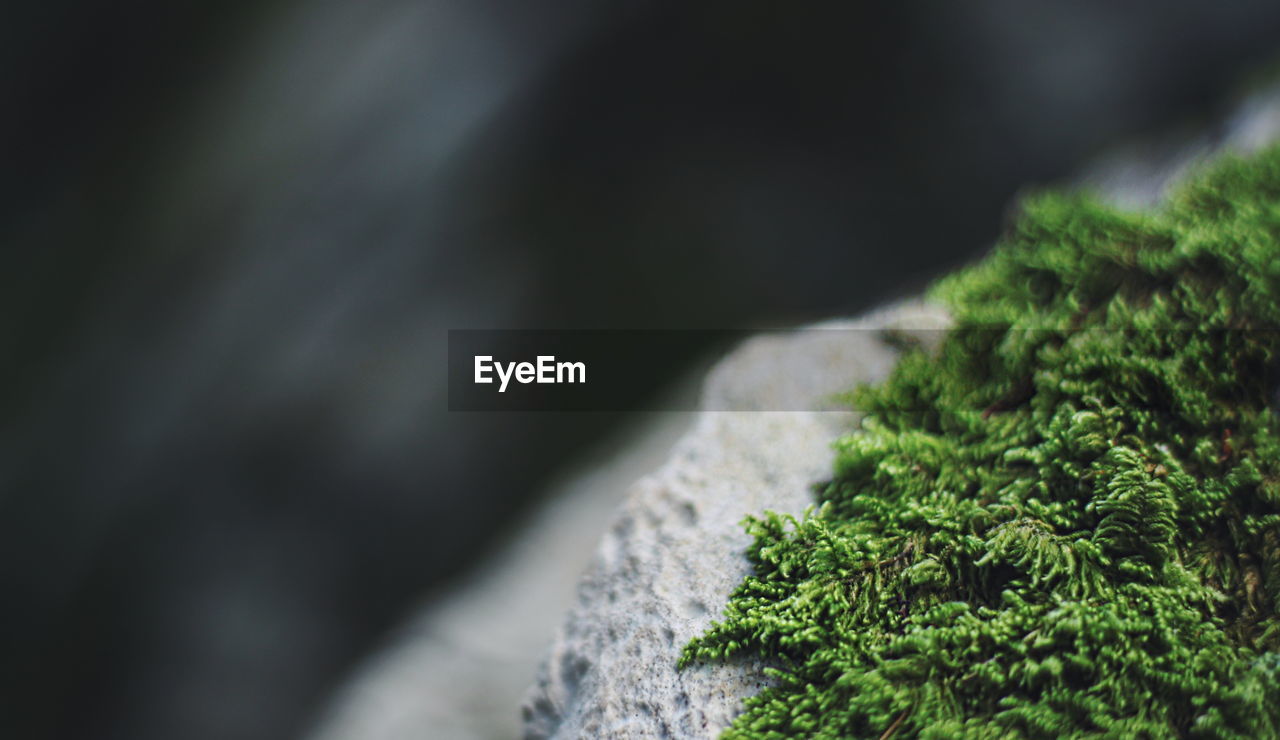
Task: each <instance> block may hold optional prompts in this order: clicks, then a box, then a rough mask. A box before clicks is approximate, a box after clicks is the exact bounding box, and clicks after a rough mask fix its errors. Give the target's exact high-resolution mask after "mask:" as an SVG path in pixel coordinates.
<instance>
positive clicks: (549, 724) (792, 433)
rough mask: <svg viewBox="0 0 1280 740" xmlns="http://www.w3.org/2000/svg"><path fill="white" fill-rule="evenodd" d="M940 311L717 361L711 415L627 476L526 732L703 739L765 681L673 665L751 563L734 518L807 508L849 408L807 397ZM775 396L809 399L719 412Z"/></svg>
mask: <svg viewBox="0 0 1280 740" xmlns="http://www.w3.org/2000/svg"><path fill="white" fill-rule="evenodd" d="M945 322H946V319H945V316H944V315H943V314H942V312H941V311H940V310H939V309H937V308H934V307H930V306H927V305H924V304H921V303H918V302H913V303H905V304H902V305H899V306H896V307H893V308H889V309H886V310H882V311H879V312H877V313H874V314H872V315H870V316H867V317H865V318H863V319H860V320H855V321H841V322H831V323H827V324H823V325H821V326H820V327H815V328H814V329H813V330H808V331H804V330H802V331H797V332H793V333H790V334H783V335H778V336H765V337H759V338H756V339H753V340H750V341H748V342H747V343H746V344H744V345H743V346H742V347H740V348H739V349H738V350H737V351H735V352H734V353H732V354H731V355H730V356H729V357H727V358H726V359H725V360H724V361H723V362H721V363H720V364H719V365H718V366H717V367H716V368H715V369H714V370H713V371H712V372H711V374H710V376H709V379H708V382H707V386H706V390H705V393H704V400H703V408H704V409H705V410H706V413H703V414H701V415H699V416H698V417H697V421H696V423H695V424H694V427H693V429H692V430H690V431H689V433H688V434H687V435H686V436H685V437H684V438H683V439H682V440H681V441H680V443H679V444H678V445H677V446H676V448H675V450H674V451H673V453H672V455H671V457H670V459H669V460H668V461H667V463H666V464H665V465H663V466H662V468H661V469H660V470H658V471H657V472H656V473H654V474H652V475H650V476H648V477H646V478H644V479H642V480H641V481H640V482H639V483H637V484H636V485H635V486H634V487H633V488H632V489H631V491H630V493H629V494H628V496H627V500H626V503H625V504H624V506H623V508H622V510H621V512H620V513H619V514H618V516H617V518H616V520H615V522H614V524H613V526H612V527H611V528H610V529H609V531H608V532H607V533H606V534H605V535H604V538H603V541H602V542H601V543H600V546H599V549H598V550H597V554H596V557H595V561H594V562H593V564H592V565H591V567H590V569H589V570H588V572H587V574H586V575H585V576H584V578H583V580H582V582H581V583H580V585H579V589H578V601H577V604H576V605H575V606H574V608H573V609H572V611H571V612H570V614H569V617H568V619H567V621H566V623H565V625H564V627H563V628H562V629H561V630H560V632H559V634H558V635H557V636H556V638H555V642H554V644H553V645H552V647H551V651H550V655H549V657H548V658H547V660H546V661H545V663H544V664H543V667H542V669H541V672H540V675H539V678H538V682H537V684H536V686H535V687H534V688H533V689H532V691H531V692H530V695H529V697H528V699H527V701H526V704H525V707H524V717H525V722H526V725H525V731H526V736H527V737H530V738H550V737H562V738H579V737H706V736H712V735H714V734H716V733H717V732H718V731H719V730H720V729H722V728H724V727H725V726H726V725H728V724H729V722H730V721H731V720H732V718H733V717H734V715H736V714H737V712H738V711H739V710H740V703H741V700H742V699H743V698H745V697H747V696H750V695H751V694H754V693H755V692H756V691H757V690H759V689H760V687H761V686H762V685H763V682H764V680H765V679H764V678H763V674H762V671H761V669H762V667H763V666H761V665H760V664H759V663H757V662H753V661H744V662H739V663H734V664H728V665H724V664H717V665H698V666H693V667H690V668H687V669H686V670H684V671H676V667H675V664H676V660H677V658H678V657H679V655H680V651H681V648H682V647H683V646H684V644H685V643H686V642H688V641H689V639H690V638H692V637H694V636H695V635H697V634H699V633H700V632H702V631H703V630H705V629H706V628H707V626H708V625H709V624H710V622H711V620H712V619H714V618H715V617H717V616H718V615H719V613H720V610H721V609H722V608H723V606H724V604H725V601H726V599H727V597H728V595H729V593H730V591H732V590H733V588H734V587H735V586H736V585H737V584H738V582H739V581H740V580H741V579H742V578H743V577H744V576H745V575H746V574H747V572H748V570H749V564H748V562H747V560H746V558H745V557H744V554H743V553H744V551H745V549H746V547H747V545H748V544H749V543H750V538H749V537H748V536H747V534H746V533H745V532H744V531H743V529H742V526H741V522H742V518H743V516H744V515H745V514H747V513H748V512H759V511H764V510H766V509H770V510H773V511H778V512H785V513H791V514H799V513H801V512H802V511H803V510H804V509H805V507H806V506H808V505H809V504H810V503H811V501H812V495H811V490H810V489H811V487H812V485H813V484H814V483H817V482H819V481H821V480H823V478H824V477H825V476H826V475H827V474H828V473H829V471H830V469H831V462H832V452H831V449H830V447H831V442H832V440H834V439H835V438H836V437H837V436H838V435H839V434H841V433H842V432H843V431H846V430H848V429H849V428H851V426H852V424H853V423H854V421H855V419H854V415H853V414H852V413H850V412H847V411H822V410H814V409H818V408H821V407H822V406H824V405H825V404H827V403H828V402H827V401H826V399H828V398H829V397H830V396H831V395H832V394H835V393H839V392H841V391H846V390H848V389H849V388H852V387H854V386H856V385H857V384H859V383H865V382H873V381H876V380H879V379H881V378H883V377H884V376H885V375H886V374H887V373H888V372H889V370H890V369H891V368H892V367H893V363H894V359H895V357H896V351H895V350H894V349H893V346H894V344H896V342H895V341H893V340H894V339H899V340H900V339H901V335H902V334H904V333H905V334H912V333H915V334H916V335H917V336H918V337H919V338H921V339H923V340H928V339H930V338H932V337H935V336H937V335H938V334H939V331H938V330H939V329H940V328H942V327H943V326H945ZM883 329H892V330H894V333H895V334H896V335H898V336H896V337H894V338H891V337H889V336H887V335H886V332H884V331H882V330H883ZM785 408H791V409H804V410H794V411H768V412H747V413H742V412H739V411H716V409H737V410H751V409H785Z"/></svg>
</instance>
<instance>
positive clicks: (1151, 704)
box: [680, 150, 1280, 739]
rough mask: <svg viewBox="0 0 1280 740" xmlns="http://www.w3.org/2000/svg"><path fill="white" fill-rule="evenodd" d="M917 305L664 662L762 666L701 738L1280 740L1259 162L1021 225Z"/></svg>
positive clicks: (1046, 203)
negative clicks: (813, 474) (854, 420)
mask: <svg viewBox="0 0 1280 740" xmlns="http://www.w3.org/2000/svg"><path fill="white" fill-rule="evenodd" d="M932 295H933V296H934V297H935V298H937V299H940V300H943V301H945V302H946V303H947V304H948V305H949V306H950V308H951V311H952V315H953V317H954V319H955V324H954V327H953V329H951V330H950V331H949V333H948V336H947V338H946V340H945V341H944V342H943V344H942V347H941V349H940V351H938V352H936V353H934V354H928V353H925V352H923V351H912V352H909V353H908V354H907V355H905V356H904V357H903V358H902V359H901V361H900V362H899V364H898V366H897V368H896V370H895V371H894V373H893V374H892V375H891V377H890V378H889V379H888V380H887V381H885V382H884V383H883V384H881V385H878V386H875V387H867V388H862V389H859V390H857V391H856V392H855V393H854V396H853V397H854V398H855V399H856V403H857V404H858V406H859V407H860V408H861V409H862V410H863V411H865V412H866V414H865V416H864V418H863V421H862V422H861V426H860V428H859V429H858V430H856V431H854V432H853V433H851V434H850V435H848V436H847V437H845V438H843V439H841V440H840V441H839V442H838V443H837V445H836V449H837V459H836V465H835V471H834V476H833V479H832V481H831V482H830V483H829V484H827V485H826V486H825V487H824V488H823V489H822V491H821V493H820V496H819V503H820V505H821V506H820V508H817V509H813V510H810V511H809V512H807V513H806V514H805V515H804V516H802V517H799V518H793V517H784V516H778V515H776V514H772V513H765V514H763V515H761V516H759V517H751V518H749V519H748V520H747V524H746V526H747V528H748V531H749V532H750V533H751V534H752V535H753V536H754V538H755V541H754V545H753V546H752V547H751V549H750V551H749V553H748V554H749V556H750V558H751V560H752V562H753V563H754V565H755V573H754V575H752V576H750V577H748V578H747V579H746V580H745V581H744V582H743V583H742V584H741V586H739V588H738V589H737V591H735V592H734V594H733V595H732V596H731V598H730V601H729V604H728V607H727V608H726V610H725V613H724V617H723V619H722V620H721V621H719V622H717V623H715V624H714V625H713V626H712V627H711V629H710V630H709V631H708V632H707V633H706V634H704V635H703V636H701V637H699V638H698V639H696V640H694V641H693V642H692V643H691V644H690V645H688V646H687V647H686V649H685V651H684V654H683V657H682V658H681V661H680V664H681V665H685V664H687V663H689V662H691V661H701V660H721V659H724V658H726V657H728V656H731V655H734V654H737V653H750V654H755V655H758V656H762V657H765V658H767V659H769V660H770V661H771V662H772V664H773V665H774V666H775V667H774V668H772V669H771V674H772V675H773V676H774V678H775V679H776V682H775V685H774V686H773V687H771V688H767V689H765V690H764V691H762V692H761V693H760V694H759V695H757V696H755V697H753V698H752V699H750V700H749V701H748V702H747V705H746V710H745V712H744V713H743V714H742V715H741V716H740V717H739V718H738V720H737V722H736V723H735V724H734V725H733V727H732V728H730V729H729V730H728V731H727V732H726V737H731V738H753V739H759V738H781V737H816V738H848V737H868V738H881V737H887V736H894V737H900V738H906V737H921V738H997V737H999V738H1005V737H1028V738H1056V737H1150V738H1157V737H1160V738H1163V737H1189V738H1258V737H1277V736H1280V652H1277V651H1280V617H1278V615H1280V422H1278V420H1277V415H1276V413H1275V409H1274V407H1275V394H1276V383H1275V380H1276V379H1275V378H1274V377H1273V371H1274V369H1275V367H1276V365H1277V360H1278V359H1280V150H1272V151H1269V152H1265V153H1263V154H1261V155H1258V156H1256V157H1255V158H1253V159H1250V160H1239V159H1231V160H1226V161H1223V162H1220V163H1218V164H1216V165H1214V166H1213V167H1212V169H1210V170H1208V171H1206V172H1204V173H1202V174H1201V176H1200V177H1199V178H1198V179H1196V180H1195V181H1193V182H1191V183H1190V184H1188V185H1187V186H1186V187H1184V188H1183V189H1182V191H1181V192H1179V193H1178V194H1176V195H1175V196H1174V197H1173V198H1171V200H1170V201H1169V203H1168V204H1167V205H1166V206H1165V207H1164V208H1163V209H1162V210H1160V211H1158V212H1155V213H1149V214H1133V213H1124V212H1120V211H1117V210H1115V209H1112V208H1110V207H1108V206H1106V205H1103V204H1102V203H1100V202H1098V201H1096V200H1095V199H1093V198H1092V197H1090V196H1089V195H1087V194H1069V195H1060V194H1047V195H1041V196H1038V197H1035V198H1031V199H1029V200H1028V201H1026V202H1025V203H1024V205H1023V213H1022V215H1021V217H1020V219H1019V220H1018V222H1017V224H1016V225H1015V226H1014V228H1013V229H1012V230H1011V232H1010V233H1009V234H1008V235H1007V236H1006V237H1005V239H1004V240H1003V241H1002V242H1001V243H1000V244H998V245H997V247H996V248H995V250H994V251H993V252H992V254H991V255H990V256H989V257H988V258H987V259H986V260H985V261H983V262H982V263H980V264H978V265H975V266H973V267H971V268H969V269H966V270H965V271H963V272H961V273H958V274H956V275H953V276H950V277H948V278H946V279H944V280H942V281H941V282H940V283H938V284H937V285H936V286H935V288H934V289H933V291H932Z"/></svg>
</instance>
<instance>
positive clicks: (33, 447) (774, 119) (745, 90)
mask: <svg viewBox="0 0 1280 740" xmlns="http://www.w3.org/2000/svg"><path fill="white" fill-rule="evenodd" d="M5 15H6V21H5V22H4V23H3V24H2V26H0V39H2V41H3V43H0V58H2V59H3V65H2V66H0V93H2V94H3V96H4V98H3V99H4V111H5V114H4V116H3V117H2V118H0V130H2V131H3V132H4V134H5V135H4V137H3V142H4V147H5V159H4V165H5V166H4V167H3V175H0V178H3V179H0V188H2V189H3V191H2V192H0V196H2V197H0V216H2V218H0V238H2V240H3V242H2V243H3V244H4V245H5V247H6V249H5V250H4V268H3V270H0V357H3V358H4V361H3V365H2V367H3V377H2V378H0V380H2V381H3V382H0V409H2V410H3V413H2V414H0V584H2V585H3V593H4V604H3V608H2V609H0V656H3V658H2V663H0V664H2V665H3V685H2V686H0V735H2V736H4V737H12V738H121V739H124V738H128V739H130V740H134V739H141V740H150V739H152V738H155V739H161V738H164V739H172V738H183V739H184V740H204V739H206V738H208V739H213V738H219V739H220V738H238V739H242V740H258V739H262V740H265V739H267V738H289V737H296V736H298V734H299V733H301V732H302V731H303V729H304V728H306V727H307V725H308V723H309V722H311V721H312V717H313V716H314V715H315V713H316V712H317V711H319V710H320V708H321V707H322V705H323V704H324V702H325V700H326V697H327V696H328V695H329V693H330V692H331V691H332V690H333V688H334V687H335V686H336V685H337V684H338V682H339V681H340V680H341V678H342V677H343V675H344V674H345V673H346V672H347V671H349V670H350V669H351V667H352V666H353V665H354V663H355V661H357V660H358V659H359V657H360V656H361V655H362V654H364V653H365V652H367V651H368V650H370V649H371V647H372V646H373V645H375V644H376V643H377V641H378V640H379V639H380V638H381V637H382V636H383V635H384V634H385V633H386V631H387V630H388V629H389V628H390V627H391V625H393V624H395V622H396V621H397V620H398V619H401V618H403V616H404V614H405V612H406V610H408V609H409V608H410V607H411V606H412V605H414V604H416V603H418V601H419V600H420V599H422V598H423V597H424V595H426V594H430V593H433V592H434V591H436V590H438V589H439V588H441V586H442V584H445V583H447V582H449V581H450V580H451V579H452V580H453V581H455V582H456V580H457V579H462V578H465V577H466V576H467V568H468V565H469V564H470V563H474V562H475V561H476V559H477V558H478V557H479V556H480V554H482V553H483V552H484V551H485V550H486V548H488V547H490V546H491V545H492V544H493V543H494V542H495V541H496V538H498V537H499V536H501V535H502V533H503V532H504V531H508V530H509V529H510V528H511V527H515V526H518V522H519V514H520V512H521V511H522V510H524V509H525V508H526V507H528V506H529V505H530V503H531V497H532V496H533V495H534V493H535V492H537V491H538V490H539V488H540V486H541V484H542V481H543V480H545V478H546V477H547V475H548V474H550V473H551V472H552V471H554V470H556V469H557V468H559V467H561V466H563V465H564V464H565V462H566V461H568V460H571V459H573V457H574V456H575V455H576V454H578V453H579V452H580V450H582V449H583V448H584V447H585V446H586V445H588V443H589V442H590V441H591V440H593V439H597V438H598V437H599V436H600V435H601V434H605V433H607V432H608V430H610V429H613V428H614V427H616V426H617V425H618V424H619V423H622V422H623V421H624V420H623V419H622V418H621V417H620V416H619V415H616V414H577V415H573V414H561V415H556V414H525V415H520V414H510V415H502V414H450V413H448V412H447V411H446V410H445V393H446V389H445V387H444V373H445V364H446V363H445V352H446V342H445V332H446V331H447V330H448V329H451V328H455V329H456V328H476V329H487V328H523V327H541V328H578V327H581V328H585V327H598V328H692V327H700V328H732V329H737V328H752V327H759V326H766V325H778V324H789V323H795V322H802V321H806V320H810V319H815V318H820V317H825V316H830V315H837V314H850V313H854V312H857V311H860V310H863V309H865V308H867V307H869V306H871V305H873V304H875V303H876V302H878V301H882V300H885V299H888V298H892V297H894V296H896V295H899V294H902V293H905V292H910V291H913V290H917V289H918V288H919V287H920V286H922V285H923V284H924V281H925V280H927V278H929V277H930V276H932V275H935V274H937V273H938V272H940V271H942V270H945V269H947V268H948V267H951V266H954V265H956V264H958V263H960V262H961V261H963V260H966V259H969V258H971V257H972V256H973V255H974V254H975V253H977V252H979V251H980V250H981V249H983V248H984V247H985V246H987V245H988V244H989V243H990V242H991V241H992V239H993V238H994V236H995V235H996V234H997V233H998V231H999V228H1000V224H1001V218H1002V214H1003V213H1004V210H1005V209H1006V207H1007V206H1008V204H1009V202H1010V200H1011V198H1012V197H1013V196H1014V194H1015V192H1016V191H1017V190H1018V189H1019V188H1020V187H1023V186H1025V185H1027V184H1034V183H1043V182H1047V181H1052V180H1053V179H1055V178H1060V177H1063V176H1065V175H1066V174H1068V173H1070V172H1072V171H1074V170H1076V169H1077V168H1078V167H1079V166H1080V164H1081V162H1082V161H1084V160H1086V159H1087V158H1089V157H1090V156H1092V155H1094V154H1096V153H1097V152H1099V151H1101V150H1102V149H1103V148H1104V147H1106V146H1108V145H1110V144H1113V143H1114V142H1116V141H1118V140H1121V139H1125V138H1129V137H1133V136H1137V135H1141V134H1142V133H1143V132H1148V131H1152V130H1157V129H1163V128H1165V127H1166V126H1168V125H1170V124H1180V125H1185V126H1192V127H1194V126H1196V125H1200V122H1204V121H1209V120H1212V118H1213V116H1214V114H1215V111H1216V110H1217V108H1218V107H1219V106H1221V105H1223V104H1224V103H1225V101H1226V100H1227V99H1228V98H1229V95H1230V93H1231V92H1232V91H1233V89H1234V86H1235V85H1236V83H1237V81H1239V80H1240V79H1241V77H1242V75H1245V74H1248V73H1250V71H1251V70H1255V69H1257V68H1258V67H1259V65H1262V64H1265V63H1268V62H1269V61H1270V60H1271V59H1272V56H1273V52H1274V51H1276V50H1277V42H1278V41H1280V5H1278V4H1276V3H1274V2H1267V1H1265V0H1242V1H1240V2H1229V3H1221V2H1188V1H1186V0H1159V1H1157V0H1143V1H1140V2H1115V1H1114V0H1046V1H1044V2H1037V3H1026V2H1016V1H1015V0H994V1H993V2H982V3H949V2H942V1H940V0H939V1H937V2H901V3H847V2H846V3H825V2H820V3H798V4H797V3H790V4H784V3H776V2H760V1H757V0H745V1H744V0H737V1H736V2H732V3H731V2H722V1H720V0H711V1H710V2H702V3H660V2H643V1H641V0H630V1H627V2H620V3H589V2H586V0H562V1H558V2H557V1H554V0H521V1H517V0H425V1H424V2H410V1H408V0H369V1H368V2H359V3H353V2H339V1H338V0H272V1H271V2H253V3H249V2H236V1H234V0H233V1H231V2H222V3H193V2H183V1H182V0H177V1H176V2H175V1H173V0H170V2H158V0H121V2H116V3H109V4H104V3H78V2H58V1H57V0H51V1H50V2H45V3H17V4H14V5H13V6H12V7H9V8H7V12H6V14H5ZM691 354H692V352H691ZM691 359H692V357H676V356H673V357H670V358H668V359H667V365H666V366H665V367H663V368H662V370H661V372H659V373H657V375H656V376H655V377H653V378H652V379H651V382H650V383H649V384H647V385H646V384H637V388H636V391H635V392H636V393H637V394H638V395H643V394H645V393H648V392H650V391H652V390H653V389H656V388H658V387H660V386H661V385H662V383H663V382H665V381H667V380H670V379H672V378H675V377H677V376H678V375H679V374H681V373H682V372H683V371H684V369H685V367H686V366H687V364H688V362H690V361H691ZM513 711H514V708H513Z"/></svg>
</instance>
